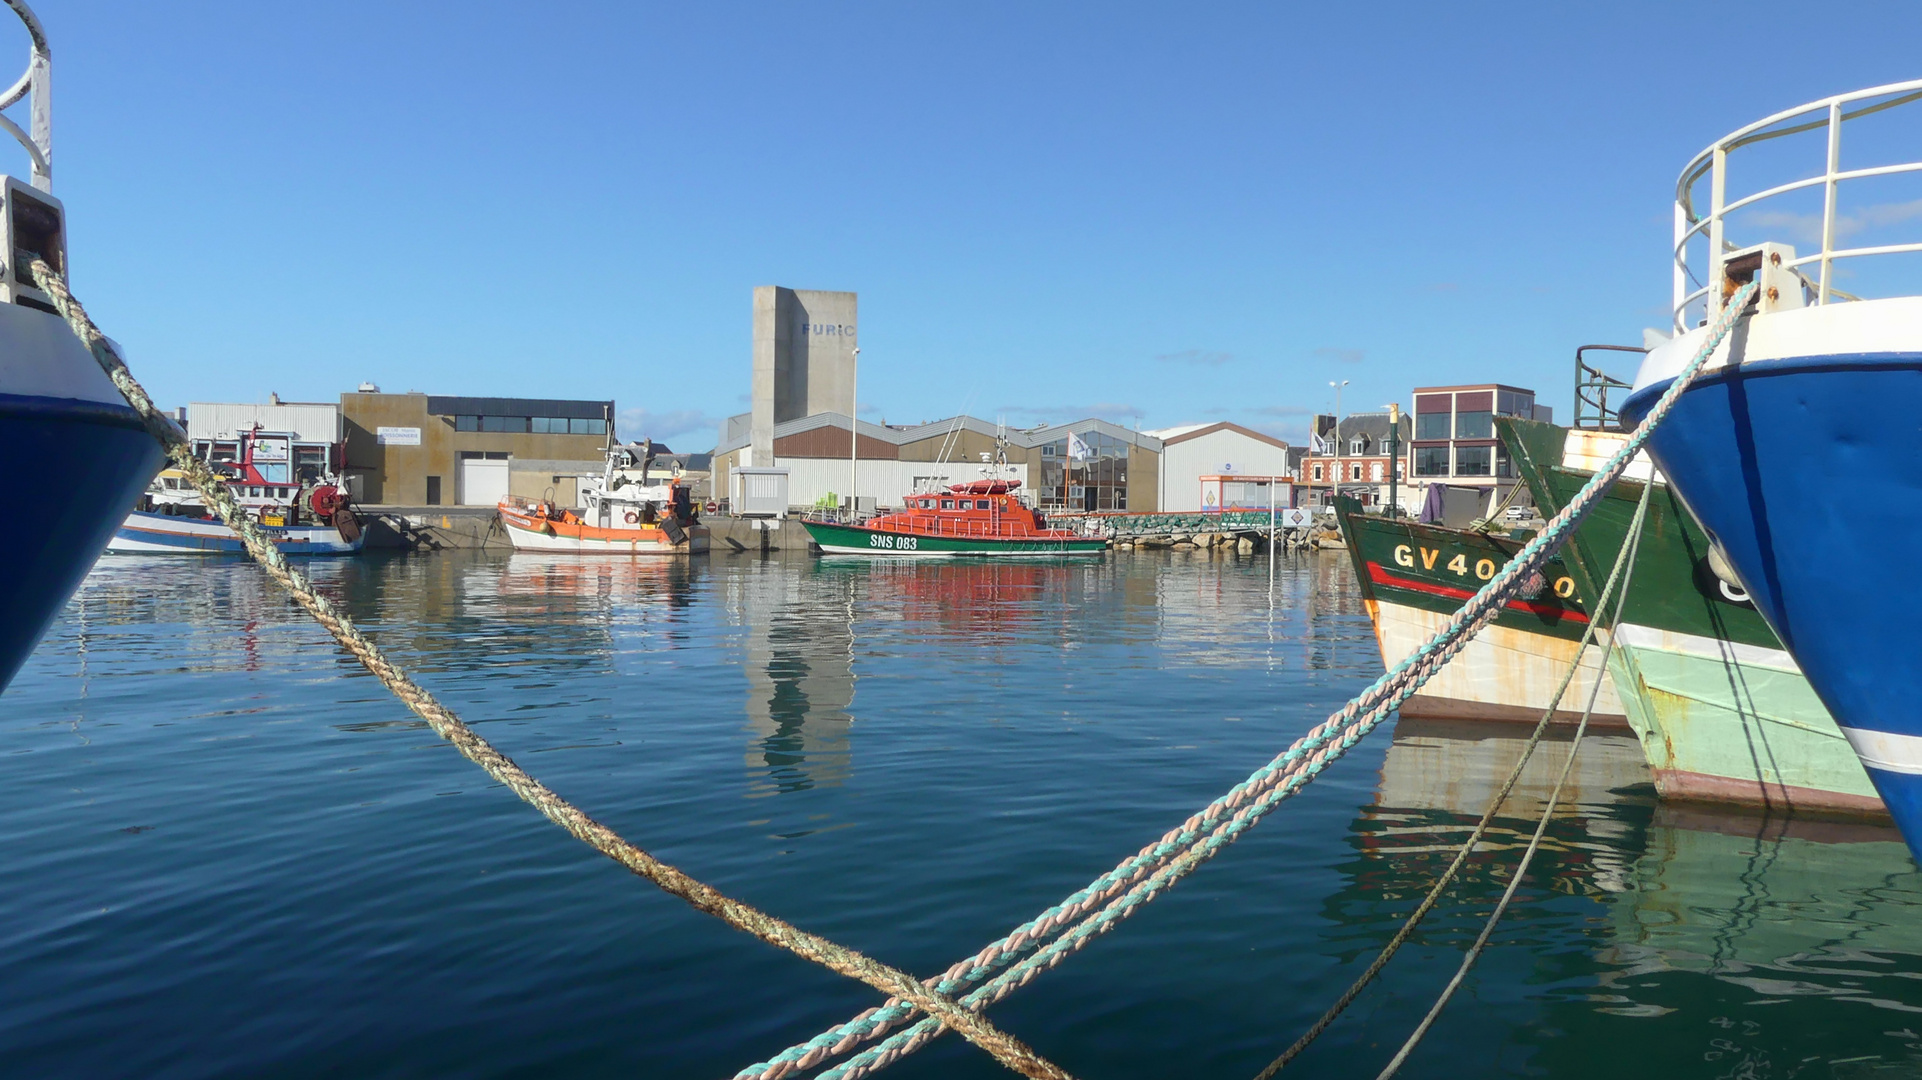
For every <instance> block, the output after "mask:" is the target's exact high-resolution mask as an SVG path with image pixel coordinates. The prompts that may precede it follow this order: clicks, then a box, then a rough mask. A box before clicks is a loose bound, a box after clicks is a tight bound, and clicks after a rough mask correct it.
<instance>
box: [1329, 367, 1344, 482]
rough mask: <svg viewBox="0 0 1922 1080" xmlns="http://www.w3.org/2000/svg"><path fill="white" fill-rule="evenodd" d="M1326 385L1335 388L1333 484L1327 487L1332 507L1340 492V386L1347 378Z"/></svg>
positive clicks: (1342, 385)
mask: <svg viewBox="0 0 1922 1080" xmlns="http://www.w3.org/2000/svg"><path fill="white" fill-rule="evenodd" d="M1328 385H1329V386H1332V387H1334V388H1335V476H1334V484H1333V485H1332V486H1331V487H1329V489H1328V505H1329V506H1331V507H1332V506H1334V505H1335V497H1336V496H1338V495H1340V494H1341V388H1342V387H1344V386H1347V385H1348V380H1347V379H1343V380H1341V381H1340V382H1334V381H1332V380H1331V381H1330V382H1329V383H1328Z"/></svg>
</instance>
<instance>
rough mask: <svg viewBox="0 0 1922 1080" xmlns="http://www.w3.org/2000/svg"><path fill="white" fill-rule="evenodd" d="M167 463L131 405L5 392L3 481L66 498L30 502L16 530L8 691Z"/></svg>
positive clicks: (10, 574)
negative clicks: (51, 490)
mask: <svg viewBox="0 0 1922 1080" xmlns="http://www.w3.org/2000/svg"><path fill="white" fill-rule="evenodd" d="M62 329H64V327H63V328H62ZM160 461H161V451H160V444H159V443H158V442H156V441H154V437H153V436H152V435H150V434H148V433H147V431H146V429H145V428H144V427H142V426H141V423H140V418H139V417H138V416H136V415H135V414H134V411H133V410H132V409H130V408H128V407H127V406H126V405H124V404H123V405H117V406H116V405H106V404H99V403H95V402H90V401H81V400H76V399H71V398H52V397H38V396H31V395H17V394H0V476H5V477H9V478H12V480H13V481H14V482H15V483H16V484H17V485H19V486H20V488H21V490H34V489H43V488H47V487H50V486H51V487H57V489H58V491H59V494H58V495H57V496H56V497H54V498H36V499H34V500H33V501H32V502H31V503H23V504H22V505H21V506H20V507H19V508H18V509H17V514H18V516H17V517H16V518H15V519H14V520H13V521H12V523H11V525H10V527H9V532H10V533H11V534H12V536H13V538H14V539H13V542H12V543H10V544H8V545H7V557H6V558H5V559H3V560H0V690H4V689H5V688H6V685H7V683H8V682H10V681H12V679H13V676H14V673H15V672H17V671H19V670H20V665H21V664H23V663H25V662H26V659H27V655H28V654H29V653H31V652H32V651H33V647H34V644H35V643H36V642H38V641H39V640H40V636H41V635H42V634H44V633H45V632H46V630H47V626H48V624H49V623H51V622H52V621H53V617H54V616H55V615H56V614H58V613H59V611H60V608H61V607H62V606H63V605H64V604H66V602H67V598H68V597H70V596H72V595H73V591H74V589H75V588H77V587H78V586H79V584H80V579H81V578H84V577H86V576H87V571H88V570H90V569H92V567H93V563H94V560H95V559H96V558H98V557H99V555H100V552H101V551H102V549H104V548H105V547H106V546H107V540H108V538H109V537H111V536H113V533H114V529H115V527H117V526H118V525H119V524H120V521H121V519H122V518H124V517H126V514H127V508H128V507H130V506H132V505H133V504H134V501H135V500H136V499H138V498H139V497H140V493H141V492H142V491H143V490H145V489H146V486H147V482H148V481H150V480H152V479H153V476H154V474H155V473H156V472H158V471H159V470H160Z"/></svg>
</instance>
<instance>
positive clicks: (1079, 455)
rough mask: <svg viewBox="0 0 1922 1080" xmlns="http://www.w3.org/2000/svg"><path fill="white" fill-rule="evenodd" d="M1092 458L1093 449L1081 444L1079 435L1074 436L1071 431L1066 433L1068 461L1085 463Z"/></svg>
mask: <svg viewBox="0 0 1922 1080" xmlns="http://www.w3.org/2000/svg"><path fill="white" fill-rule="evenodd" d="M1093 456H1094V448H1093V447H1091V446H1089V445H1088V444H1087V443H1085V442H1082V441H1081V437H1080V436H1079V435H1076V434H1075V433H1074V432H1072V431H1070V432H1068V459H1069V460H1070V461H1086V460H1088V459H1089V458H1091V457H1093Z"/></svg>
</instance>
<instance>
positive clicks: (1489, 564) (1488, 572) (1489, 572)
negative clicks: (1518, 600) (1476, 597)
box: [1475, 559, 1495, 581]
mask: <svg viewBox="0 0 1922 1080" xmlns="http://www.w3.org/2000/svg"><path fill="white" fill-rule="evenodd" d="M1475 576H1476V577H1478V578H1481V579H1482V580H1483V581H1487V580H1488V579H1489V578H1492V577H1494V576H1495V560H1493V559H1483V560H1481V561H1480V562H1478V563H1476V564H1475Z"/></svg>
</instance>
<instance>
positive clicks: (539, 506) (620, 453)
mask: <svg viewBox="0 0 1922 1080" xmlns="http://www.w3.org/2000/svg"><path fill="white" fill-rule="evenodd" d="M651 460H652V454H651V453H650V452H648V451H643V450H638V449H637V448H633V447H620V446H617V447H615V448H613V449H612V450H611V451H609V453H608V458H607V471H606V473H604V474H603V475H601V476H598V477H595V478H594V479H592V480H590V481H588V483H587V486H586V488H585V489H584V490H582V492H581V509H580V510H579V511H578V512H576V511H573V510H569V509H566V508H563V507H558V506H555V505H554V504H553V503H552V502H538V501H535V500H532V499H524V498H520V497H518V496H514V495H509V496H508V497H507V498H505V499H502V500H501V501H500V515H501V525H502V526H503V527H504V528H506V530H507V538H508V539H509V540H511V541H512V542H513V544H514V547H515V549H516V550H518V551H553V552H566V553H571V554H577V555H699V554H701V553H703V552H705V551H707V546H708V530H707V526H705V525H703V524H701V522H700V517H699V515H698V514H697V513H696V511H695V509H694V500H693V498H692V494H691V492H690V491H689V489H688V487H687V485H685V484H683V483H682V482H681V480H680V478H679V477H660V478H656V477H651V476H650V475H649V463H650V462H651ZM630 468H638V469H639V471H640V476H639V478H638V479H636V478H631V477H629V476H628V475H627V470H629V469H630Z"/></svg>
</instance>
